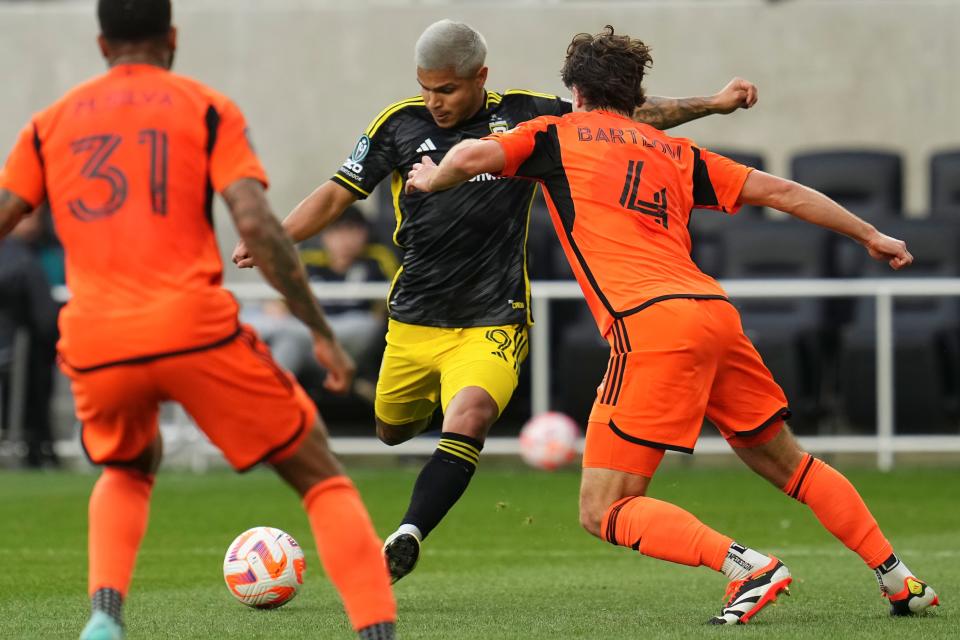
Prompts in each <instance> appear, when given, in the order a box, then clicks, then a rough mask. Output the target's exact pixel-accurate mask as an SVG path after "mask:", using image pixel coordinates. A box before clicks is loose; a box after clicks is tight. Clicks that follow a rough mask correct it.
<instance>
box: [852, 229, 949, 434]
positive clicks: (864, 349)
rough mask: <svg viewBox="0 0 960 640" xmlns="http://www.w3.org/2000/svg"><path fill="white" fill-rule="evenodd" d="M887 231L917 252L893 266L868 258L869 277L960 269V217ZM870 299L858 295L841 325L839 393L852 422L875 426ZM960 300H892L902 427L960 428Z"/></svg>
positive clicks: (898, 413)
mask: <svg viewBox="0 0 960 640" xmlns="http://www.w3.org/2000/svg"><path fill="white" fill-rule="evenodd" d="M883 231H884V232H885V233H888V234H889V235H892V236H894V237H897V238H901V239H903V240H904V241H906V243H907V247H908V249H909V250H910V252H911V253H912V254H913V256H914V263H913V265H912V266H910V267H909V268H907V269H905V270H903V271H899V272H895V271H893V270H891V269H890V268H889V267H888V266H887V265H886V264H885V263H880V262H877V261H870V262H869V264H867V266H866V267H865V268H864V270H863V273H862V275H863V277H868V278H898V279H901V278H907V279H909V278H935V277H956V276H957V275H958V274H960V257H958V255H960V223H958V222H944V221H939V220H905V221H900V222H899V223H896V224H887V225H885V226H884V228H883ZM875 308H876V307H875V302H874V300H873V299H872V298H864V299H860V300H859V301H858V302H857V303H856V310H855V312H854V317H853V321H852V323H851V324H850V325H849V326H848V327H846V328H845V329H844V331H843V335H842V341H841V354H840V394H841V400H842V405H843V408H844V414H845V416H846V418H847V420H848V421H849V422H850V423H851V424H852V425H854V426H856V427H858V428H860V429H862V430H864V431H866V432H870V433H872V432H873V430H874V429H875V427H876V389H875V385H874V379H875V378H874V376H875V375H876V351H875V346H876V344H875V336H876V317H875ZM958 328H960V300H958V299H957V298H956V297H952V296H948V297H939V298H896V299H895V300H894V377H895V399H894V400H895V402H894V404H895V411H896V425H897V429H898V431H899V432H902V433H943V432H952V433H956V432H957V431H958V422H957V421H958V409H960V388H958V387H960V341H958Z"/></svg>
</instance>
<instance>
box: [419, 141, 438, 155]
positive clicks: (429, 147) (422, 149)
mask: <svg viewBox="0 0 960 640" xmlns="http://www.w3.org/2000/svg"><path fill="white" fill-rule="evenodd" d="M436 150H437V145H435V144H433V140H431V139H430V138H427V139H426V140H424V141H423V142H422V143H421V144H420V146H419V147H417V153H426V152H427V151H436Z"/></svg>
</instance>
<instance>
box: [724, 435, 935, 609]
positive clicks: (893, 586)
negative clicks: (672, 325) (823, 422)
mask: <svg viewBox="0 0 960 640" xmlns="http://www.w3.org/2000/svg"><path fill="white" fill-rule="evenodd" d="M734 451H735V452H736V453H737V455H738V456H740V459H741V460H743V461H744V462H745V463H746V464H747V466H749V467H750V468H751V469H753V470H754V471H756V472H757V473H758V474H760V475H761V476H763V477H764V478H766V479H767V480H769V481H770V482H771V483H772V484H773V485H774V486H776V487H778V488H780V489H781V490H782V491H783V492H784V493H786V494H787V495H788V496H790V497H791V498H793V499H795V500H798V501H799V502H803V503H804V504H806V505H807V506H808V507H810V509H811V510H812V511H813V513H814V515H816V517H817V519H818V520H819V521H820V523H821V524H822V525H823V526H824V527H825V528H826V529H827V530H828V531H829V532H830V533H832V534H833V535H834V536H835V537H836V538H837V539H838V540H840V542H842V543H843V544H844V545H845V546H846V547H847V548H848V549H850V550H851V551H853V552H854V553H856V554H857V555H859V556H860V557H861V558H862V559H863V561H864V563H865V564H866V565H867V566H868V567H869V568H870V569H872V570H873V571H874V573H875V574H876V577H877V581H878V582H879V584H880V592H881V594H882V595H883V596H884V597H885V598H887V599H889V601H890V614H891V615H897V616H899V615H910V614H914V613H919V612H921V611H923V610H924V609H927V608H929V607H933V606H936V605H938V604H939V599H938V598H937V594H936V593H935V592H934V590H933V589H931V588H930V587H929V586H927V584H926V583H924V582H923V581H921V580H919V579H917V578H916V576H915V575H914V574H913V573H912V572H911V571H910V570H909V569H908V568H907V566H906V565H905V564H903V562H902V561H901V560H900V558H899V557H898V556H897V555H896V554H895V553H894V552H893V547H892V546H891V545H890V543H889V542H888V541H887V539H886V538H885V537H884V535H883V533H882V532H881V531H880V527H879V525H877V521H876V519H874V517H873V514H871V513H870V510H869V509H868V508H867V505H866V504H864V502H863V499H862V498H861V497H860V494H859V493H857V490H856V489H855V488H854V486H853V485H852V484H850V481H849V480H847V479H846V478H845V477H844V476H843V475H842V474H841V473H840V472H838V471H836V470H835V469H833V468H832V467H831V466H830V465H828V464H826V463H824V462H823V461H821V460H817V459H816V458H814V457H813V456H811V455H810V454H809V453H807V452H805V451H804V450H803V449H802V448H800V445H799V444H798V443H797V440H796V438H794V437H793V434H792V433H791V432H790V430H789V429H788V428H787V427H786V425H784V426H783V428H782V429H781V431H780V432H779V433H778V434H777V435H776V437H774V438H773V439H772V440H770V441H769V442H767V443H765V444H761V445H759V446H756V447H750V448H737V447H734Z"/></svg>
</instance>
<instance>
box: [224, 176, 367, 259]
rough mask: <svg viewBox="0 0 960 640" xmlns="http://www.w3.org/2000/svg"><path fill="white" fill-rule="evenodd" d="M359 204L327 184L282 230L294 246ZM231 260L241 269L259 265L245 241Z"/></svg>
mask: <svg viewBox="0 0 960 640" xmlns="http://www.w3.org/2000/svg"><path fill="white" fill-rule="evenodd" d="M356 201H357V196H355V195H354V194H353V193H351V192H349V191H347V190H346V189H345V188H343V187H341V186H340V185H339V184H337V183H336V182H334V181H333V180H328V181H327V182H325V183H323V184H322V185H320V186H319V187H317V188H316V189H314V191H313V193H311V194H310V195H308V196H307V197H306V198H304V199H303V201H302V202H300V204H298V205H297V206H296V207H295V208H294V209H293V211H291V212H290V214H289V215H288V216H287V217H286V218H285V219H284V220H283V229H284V231H286V232H287V235H289V236H290V238H291V239H292V240H293V241H294V242H302V241H303V240H306V239H307V238H311V237H313V236H315V235H317V234H318V233H320V232H321V231H322V230H323V229H324V228H326V226H327V225H329V224H330V223H331V222H333V221H334V220H336V219H337V218H339V217H340V214H342V213H343V212H344V211H346V210H347V207H349V206H350V205H352V204H353V203H354V202H356ZM232 260H233V263H234V264H235V265H237V266H238V267H240V268H241V269H248V268H250V267H253V266H255V265H256V261H255V260H254V258H253V257H252V256H251V255H250V251H249V250H248V249H247V245H246V243H244V241H243V240H240V242H238V243H237V246H236V248H235V249H234V250H233V257H232Z"/></svg>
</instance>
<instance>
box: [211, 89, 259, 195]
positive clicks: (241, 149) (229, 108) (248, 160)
mask: <svg viewBox="0 0 960 640" xmlns="http://www.w3.org/2000/svg"><path fill="white" fill-rule="evenodd" d="M218 116H219V117H220V123H219V126H218V127H217V134H216V139H215V142H214V145H213V149H212V150H211V152H210V182H211V183H212V184H213V188H214V189H215V190H216V191H217V192H218V193H222V192H223V190H224V189H226V188H227V187H229V186H230V185H231V184H232V183H233V182H236V181H237V180H240V179H241V178H253V179H254V180H257V181H259V182H260V183H262V184H263V186H265V187H266V186H267V174H266V172H265V171H264V170H263V165H261V164H260V159H259V158H258V157H257V154H256V152H255V151H254V150H253V145H251V144H250V133H249V130H248V128H247V121H246V119H245V118H244V117H243V113H242V112H241V111H240V108H239V107H237V105H235V104H234V103H233V102H232V101H229V100H228V101H227V102H226V104H225V105H224V106H223V107H222V108H221V110H220V112H219V113H218Z"/></svg>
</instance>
